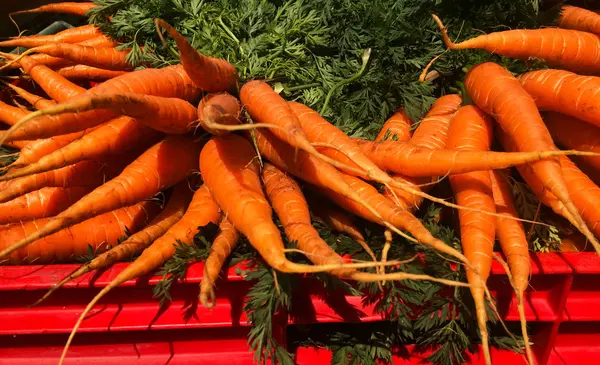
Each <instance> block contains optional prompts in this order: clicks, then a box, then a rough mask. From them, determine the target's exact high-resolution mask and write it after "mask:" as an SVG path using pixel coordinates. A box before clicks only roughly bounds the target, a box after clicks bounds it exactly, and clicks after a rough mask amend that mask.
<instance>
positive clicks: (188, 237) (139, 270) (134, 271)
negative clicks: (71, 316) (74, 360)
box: [58, 158, 221, 365]
mask: <svg viewBox="0 0 600 365" xmlns="http://www.w3.org/2000/svg"><path fill="white" fill-rule="evenodd" d="M195 162H196V164H197V163H198V160H197V158H196V161H195ZM220 217H221V211H220V210H219V206H218V205H217V203H216V202H215V201H214V200H213V198H212V197H211V195H210V193H209V192H208V189H207V188H206V187H205V186H202V187H200V189H198V190H197V191H196V192H195V193H194V196H193V198H192V201H191V203H190V205H189V207H188V208H187V210H186V212H185V214H184V215H183V216H182V217H181V219H180V220H179V221H178V222H177V223H175V224H174V225H172V226H171V227H170V228H169V229H168V230H167V232H166V233H165V234H163V235H162V236H160V237H159V238H158V239H157V240H156V241H154V243H152V244H151V245H150V246H149V247H148V248H146V249H145V250H144V251H143V252H142V254H141V255H140V256H139V257H138V258H137V259H136V260H135V261H134V262H132V263H131V264H130V265H129V266H127V267H126V268H125V269H124V270H123V271H121V272H120V273H119V274H118V275H117V277H115V278H114V279H113V280H112V281H111V282H110V284H108V285H107V286H106V287H104V288H103V289H102V290H101V291H100V292H99V293H98V294H97V295H96V296H95V297H94V298H93V299H92V300H91V301H90V302H89V303H88V305H87V307H86V308H85V310H84V311H83V312H82V313H81V315H80V316H79V319H78V320H77V323H75V326H74V327H73V330H72V331H71V334H70V335H69V339H68V340H67V343H66V345H65V347H64V349H63V352H62V354H61V357H60V360H59V362H58V363H59V365H60V364H62V363H63V361H64V360H65V357H66V355H67V351H68V350H69V346H70V345H71V342H72V341H73V338H74V337H75V333H76V332H77V330H78V329H79V326H81V323H82V322H83V320H84V319H85V316H86V315H87V314H88V313H89V311H90V310H91V309H92V308H93V307H94V305H96V303H97V302H98V301H99V300H100V299H101V298H102V297H104V295H106V293H108V292H109V291H111V290H112V289H113V288H116V287H117V286H119V285H121V284H123V283H124V282H126V281H128V280H132V279H135V278H137V277H140V276H142V275H145V274H147V273H149V272H151V271H152V270H154V269H156V268H157V267H159V266H160V265H162V264H163V263H164V262H165V261H166V260H168V259H169V258H171V257H172V256H173V254H174V253H175V245H176V244H177V243H178V242H180V243H181V244H185V245H191V244H193V242H194V236H196V234H198V233H203V232H202V231H203V228H204V227H206V226H208V225H209V224H210V223H212V224H217V223H218V222H219V219H220Z"/></svg>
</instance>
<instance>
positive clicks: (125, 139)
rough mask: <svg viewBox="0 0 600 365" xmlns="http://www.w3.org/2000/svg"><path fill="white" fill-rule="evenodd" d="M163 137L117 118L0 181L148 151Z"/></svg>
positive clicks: (137, 124)
mask: <svg viewBox="0 0 600 365" xmlns="http://www.w3.org/2000/svg"><path fill="white" fill-rule="evenodd" d="M163 137H164V134H163V133H160V132H158V131H156V130H154V129H152V128H149V127H146V126H145V125H144V124H142V123H141V122H139V121H138V120H136V119H133V118H130V117H121V118H117V119H114V120H113V121H111V122H108V123H106V124H104V125H102V126H100V127H98V128H96V129H94V130H93V131H90V132H88V133H86V134H84V135H82V136H81V138H79V139H76V140H73V141H72V142H71V143H69V144H67V145H65V146H64V147H62V148H59V149H57V150H55V151H53V152H50V153H47V154H46V155H44V156H43V157H41V158H40V159H39V160H37V161H36V162H34V163H30V164H28V165H26V166H24V167H22V168H20V169H16V170H11V171H9V172H8V173H6V174H5V175H3V176H0V181H6V180H12V179H15V178H18V177H22V176H27V175H32V174H38V173H41V172H46V171H49V170H54V169H57V168H61V167H63V166H67V165H72V164H74V163H77V162H79V161H82V160H94V159H98V158H106V157H107V156H110V155H112V156H113V157H116V156H117V155H119V154H120V153H123V152H126V151H129V150H130V149H131V148H134V147H138V148H140V147H144V146H145V147H150V146H152V145H154V144H155V143H157V142H158V141H159V140H160V139H162V138H163ZM55 138H56V137H55Z"/></svg>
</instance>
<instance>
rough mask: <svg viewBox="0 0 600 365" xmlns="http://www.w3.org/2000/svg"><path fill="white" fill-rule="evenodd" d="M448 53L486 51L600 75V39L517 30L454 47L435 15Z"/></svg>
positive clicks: (552, 31)
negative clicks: (465, 50) (468, 50)
mask: <svg viewBox="0 0 600 365" xmlns="http://www.w3.org/2000/svg"><path fill="white" fill-rule="evenodd" d="M432 16H433V19H434V20H435V21H436V23H437V25H438V27H439V28H440V31H441V32H442V39H443V41H444V44H445V45H446V47H447V48H448V49H452V50H454V49H484V50H486V51H488V52H492V53H494V54H498V55H501V56H506V57H512V58H517V59H521V60H527V59H529V58H532V57H534V58H539V59H542V60H544V61H546V63H547V64H548V65H550V66H553V67H559V68H564V69H567V70H572V71H575V72H581V73H598V71H600V63H599V62H598V61H599V60H600V53H599V52H597V49H598V48H599V47H600V38H598V36H596V35H595V34H592V33H587V32H581V31H578V30H570V29H560V28H540V29H514V30H506V31H501V32H494V33H490V34H486V35H481V36H478V37H475V38H472V39H469V40H466V41H464V42H461V43H453V42H452V41H451V40H450V38H449V37H448V32H447V30H446V28H445V27H444V24H442V21H441V20H440V19H439V18H438V17H437V16H436V15H432Z"/></svg>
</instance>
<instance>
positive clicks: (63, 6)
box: [9, 2, 97, 16]
mask: <svg viewBox="0 0 600 365" xmlns="http://www.w3.org/2000/svg"><path fill="white" fill-rule="evenodd" d="M96 6H97V5H96V4H94V3H92V2H62V3H54V4H46V5H42V6H39V7H37V8H33V9H27V10H20V11H16V12H13V13H10V14H9V15H10V16H13V15H17V14H32V13H61V14H70V15H81V16H85V15H86V14H87V12H88V11H89V10H90V9H92V8H94V7H96Z"/></svg>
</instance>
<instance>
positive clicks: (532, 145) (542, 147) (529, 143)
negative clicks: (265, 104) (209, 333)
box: [465, 52, 600, 252]
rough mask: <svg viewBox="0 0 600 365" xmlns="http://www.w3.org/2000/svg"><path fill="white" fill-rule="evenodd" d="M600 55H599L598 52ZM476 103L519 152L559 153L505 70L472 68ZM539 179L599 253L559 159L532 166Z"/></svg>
mask: <svg viewBox="0 0 600 365" xmlns="http://www.w3.org/2000/svg"><path fill="white" fill-rule="evenodd" d="M598 54H600V52H598ZM465 86H466V89H467V91H468V93H469V95H470V96H471V98H472V99H473V102H474V103H475V104H476V105H477V106H478V107H479V108H481V109H482V110H483V111H485V112H486V113H488V114H490V115H491V116H492V117H494V119H495V120H496V121H497V122H498V124H499V125H500V127H501V128H502V130H503V131H504V132H506V133H507V134H508V137H509V138H510V139H511V140H513V141H514V143H515V144H516V147H517V149H518V151H521V152H525V151H532V152H533V151H552V150H557V148H556V146H555V145H554V141H553V140H552V136H551V135H550V132H548V128H546V126H545V125H544V122H543V120H542V117H541V116H540V113H539V111H538V108H537V106H536V104H535V102H534V99H533V98H532V97H531V95H530V94H529V93H527V91H526V90H525V89H524V88H523V87H522V86H521V84H520V83H519V81H518V80H517V79H516V78H515V77H514V76H512V74H510V73H509V72H508V71H507V70H506V69H504V68H503V67H502V66H500V65H497V64H495V63H492V62H486V63H482V64H479V65H477V66H475V67H473V68H472V69H471V70H470V71H469V72H468V74H467V77H466V80H465ZM531 166H532V167H533V170H534V171H535V174H536V176H538V178H539V179H540V180H541V181H542V182H543V183H544V186H545V187H546V188H547V189H548V190H550V191H551V192H552V193H553V194H554V195H555V196H556V197H557V198H558V199H559V200H560V201H561V202H562V203H563V205H564V206H565V208H567V210H568V211H569V213H570V214H571V216H572V217H573V218H574V220H575V222H576V223H577V224H576V227H577V228H578V229H579V230H580V231H581V233H583V234H584V235H585V236H586V238H587V239H588V240H589V241H590V242H591V243H592V244H593V245H594V247H595V248H596V249H597V250H598V252H600V242H598V239H597V238H595V237H594V235H593V234H592V232H591V231H590V230H589V228H588V227H587V225H586V224H585V222H584V220H583V219H582V217H581V214H580V213H579V212H578V211H577V208H576V206H575V205H574V204H573V201H572V200H571V198H570V196H569V191H568V188H567V186H566V183H565V181H564V178H563V177H562V172H561V168H560V163H559V162H558V159H556V158H553V159H546V160H543V161H536V162H532V163H531Z"/></svg>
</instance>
